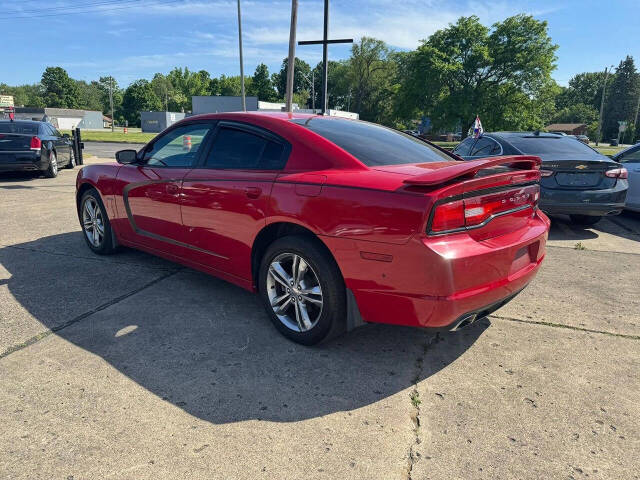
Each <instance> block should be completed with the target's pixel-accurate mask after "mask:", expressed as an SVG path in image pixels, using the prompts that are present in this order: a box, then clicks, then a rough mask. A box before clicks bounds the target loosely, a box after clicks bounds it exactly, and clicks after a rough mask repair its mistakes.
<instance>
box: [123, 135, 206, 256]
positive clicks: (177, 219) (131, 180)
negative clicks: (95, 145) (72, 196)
mask: <svg viewBox="0 0 640 480" xmlns="http://www.w3.org/2000/svg"><path fill="white" fill-rule="evenodd" d="M211 131H212V123H209V122H206V123H202V122H199V123H193V124H187V125H181V126H178V127H176V128H173V129H171V130H169V131H167V132H166V133H164V134H162V135H160V136H159V137H156V139H155V140H154V141H153V142H152V143H150V144H149V145H147V146H146V147H145V148H144V149H143V150H142V151H141V152H140V153H139V154H138V156H139V158H140V160H139V162H138V163H136V164H131V165H123V166H122V167H121V168H120V170H119V171H118V180H120V182H118V183H119V185H120V186H121V188H122V197H121V198H122V206H123V208H124V212H122V213H121V214H120V216H121V217H124V216H125V215H126V219H127V224H128V225H127V227H128V228H125V229H123V234H124V235H125V236H126V237H127V238H128V239H129V240H132V241H135V242H136V243H140V244H143V245H146V246H149V247H152V248H155V249H158V250H161V251H166V252H172V253H176V254H177V255H180V253H181V252H180V251H177V250H180V249H181V247H182V246H183V242H184V240H185V234H184V226H183V225H182V218H181V213H180V201H181V189H182V179H183V178H184V176H185V175H186V174H187V173H188V172H189V171H190V170H191V169H192V168H193V166H194V165H196V164H197V162H198V159H199V155H200V154H201V152H202V150H204V148H203V147H204V145H205V143H206V142H207V141H208V137H207V136H208V134H209V133H210V132H211ZM123 214H124V215H123ZM176 247H177V248H176Z"/></svg>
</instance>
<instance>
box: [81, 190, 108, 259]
mask: <svg viewBox="0 0 640 480" xmlns="http://www.w3.org/2000/svg"><path fill="white" fill-rule="evenodd" d="M82 228H83V230H84V234H85V235H86V236H87V240H89V243H91V245H93V246H94V247H99V246H100V245H101V244H102V240H103V239H104V218H103V216H102V210H100V206H99V205H98V202H96V200H95V198H93V197H87V199H86V200H85V201H84V205H83V206H82Z"/></svg>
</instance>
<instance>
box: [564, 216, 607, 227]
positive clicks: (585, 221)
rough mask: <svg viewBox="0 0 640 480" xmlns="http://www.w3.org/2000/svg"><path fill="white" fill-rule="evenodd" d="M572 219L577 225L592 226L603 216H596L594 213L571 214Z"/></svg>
mask: <svg viewBox="0 0 640 480" xmlns="http://www.w3.org/2000/svg"><path fill="white" fill-rule="evenodd" d="M569 216H570V217H571V221H572V222H573V223H575V224H577V225H584V226H590V225H595V224H596V223H598V222H599V221H600V219H601V218H602V217H595V216H593V215H569Z"/></svg>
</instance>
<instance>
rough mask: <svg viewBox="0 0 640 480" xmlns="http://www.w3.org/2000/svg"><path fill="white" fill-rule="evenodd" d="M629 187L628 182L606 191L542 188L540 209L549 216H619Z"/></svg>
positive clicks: (622, 182) (619, 183)
mask: <svg viewBox="0 0 640 480" xmlns="http://www.w3.org/2000/svg"><path fill="white" fill-rule="evenodd" d="M628 187H629V184H628V183H627V182H626V181H618V182H616V185H615V186H614V187H613V188H608V189H606V190H568V189H567V190H563V189H555V188H554V189H551V188H542V189H541V190H540V209H541V210H543V211H544V212H545V213H549V214H569V215H570V214H576V215H592V216H599V217H602V216H606V215H617V214H619V213H620V212H621V211H622V210H623V209H624V202H625V198H626V196H627V189H628Z"/></svg>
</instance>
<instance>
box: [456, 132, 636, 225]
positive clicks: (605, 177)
mask: <svg viewBox="0 0 640 480" xmlns="http://www.w3.org/2000/svg"><path fill="white" fill-rule="evenodd" d="M453 153H455V154H456V155H459V156H461V157H462V158H464V159H465V160H475V159H478V158H484V157H493V156H498V155H535V156H538V157H540V158H541V159H542V166H541V167H540V169H541V173H542V179H541V181H540V186H541V191H540V194H541V198H540V208H541V209H542V210H543V211H544V212H546V213H549V214H568V215H570V216H571V220H572V221H573V222H575V223H579V224H582V225H593V224H594V223H596V222H597V221H598V220H600V219H601V218H602V217H604V216H606V215H617V214H619V213H620V212H621V211H622V210H623V208H624V206H625V197H626V195H627V189H628V187H629V184H628V182H627V170H626V169H625V168H623V165H622V164H620V163H618V162H616V161H614V160H612V159H610V158H609V157H606V156H604V155H602V154H601V153H599V152H598V151H596V150H594V149H593V148H591V147H589V146H588V145H585V144H584V143H582V142H580V141H579V140H578V139H576V138H574V137H571V136H563V135H555V134H552V133H540V132H496V133H485V134H484V135H483V136H482V137H480V138H477V139H476V138H466V139H465V140H464V141H463V142H461V143H460V144H459V145H458V146H457V147H456V148H455V149H454V150H453Z"/></svg>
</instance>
